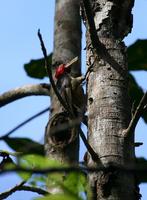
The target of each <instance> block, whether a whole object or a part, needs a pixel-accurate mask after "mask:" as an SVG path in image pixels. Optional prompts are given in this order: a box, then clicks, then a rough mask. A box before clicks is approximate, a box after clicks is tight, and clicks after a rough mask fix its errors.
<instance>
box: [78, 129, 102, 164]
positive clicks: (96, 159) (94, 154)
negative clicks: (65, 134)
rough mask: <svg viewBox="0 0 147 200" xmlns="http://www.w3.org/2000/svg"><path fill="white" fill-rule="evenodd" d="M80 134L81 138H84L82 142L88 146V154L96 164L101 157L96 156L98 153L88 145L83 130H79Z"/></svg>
mask: <svg viewBox="0 0 147 200" xmlns="http://www.w3.org/2000/svg"><path fill="white" fill-rule="evenodd" d="M79 134H80V137H81V138H82V141H83V143H84V145H85V146H86V148H87V150H88V152H89V153H90V155H91V157H92V159H93V161H95V162H98V161H99V157H98V155H97V154H96V152H95V151H94V150H93V148H92V147H91V145H90V144H89V143H88V141H87V139H86V137H85V135H84V133H83V131H82V129H81V128H79Z"/></svg>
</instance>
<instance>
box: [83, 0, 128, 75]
mask: <svg viewBox="0 0 147 200" xmlns="http://www.w3.org/2000/svg"><path fill="white" fill-rule="evenodd" d="M82 3H83V6H84V11H85V14H86V21H87V25H88V26H87V30H88V31H89V35H90V39H91V44H92V47H93V49H92V50H93V51H94V52H95V53H96V55H97V56H98V57H99V56H101V57H102V58H103V59H104V60H106V61H107V62H108V63H109V64H110V65H111V66H112V67H113V68H114V69H115V70H116V71H117V72H118V73H120V74H121V75H124V73H125V72H124V70H123V68H122V67H121V66H120V65H119V63H118V62H116V60H115V59H114V58H113V57H112V56H111V55H110V54H109V53H108V50H107V49H106V47H105V45H104V44H103V43H102V42H101V41H100V40H99V38H98V35H97V30H96V26H95V22H94V18H93V12H92V9H91V4H90V1H89V0H82Z"/></svg>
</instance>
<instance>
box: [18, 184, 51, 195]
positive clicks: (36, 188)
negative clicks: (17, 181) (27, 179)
mask: <svg viewBox="0 0 147 200" xmlns="http://www.w3.org/2000/svg"><path fill="white" fill-rule="evenodd" d="M18 190H19V191H21V190H24V191H30V192H36V193H38V194H41V195H47V194H49V192H47V191H46V190H43V189H41V188H38V187H31V186H26V185H23V186H21V187H20V188H19V189H18Z"/></svg>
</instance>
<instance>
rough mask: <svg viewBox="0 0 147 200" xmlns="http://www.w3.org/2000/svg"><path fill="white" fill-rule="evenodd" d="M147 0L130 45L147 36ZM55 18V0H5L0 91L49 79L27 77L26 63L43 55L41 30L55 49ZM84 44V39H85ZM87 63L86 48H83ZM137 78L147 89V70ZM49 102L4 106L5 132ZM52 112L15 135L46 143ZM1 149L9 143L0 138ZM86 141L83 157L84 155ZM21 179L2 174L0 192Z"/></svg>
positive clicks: (0, 20)
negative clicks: (40, 38) (39, 30)
mask: <svg viewBox="0 0 147 200" xmlns="http://www.w3.org/2000/svg"><path fill="white" fill-rule="evenodd" d="M146 9H147V1H146V0H136V3H135V7H134V9H133V13H134V27H133V31H132V33H131V34H129V36H128V37H127V38H126V39H125V42H126V44H127V45H130V44H132V43H133V42H134V41H135V40H136V39H138V38H140V39H145V38H147V28H146V27H147V21H146V20H145V19H147V12H146ZM53 19H54V0H43V1H41V0H37V1H35V0H31V1H30V0H21V1H20V0H11V1H8V0H2V1H1V7H0V25H1V34H0V55H1V56H0V70H1V73H0V93H3V92H5V91H8V90H10V89H12V88H15V87H19V86H22V85H25V84H30V83H31V84H35V83H40V82H48V79H44V80H37V79H32V78H29V77H27V75H26V74H25V72H24V69H23V64H24V63H27V62H29V60H30V59H35V58H40V57H42V52H41V50H40V44H39V41H38V38H37V30H38V28H40V29H41V32H42V34H43V38H44V41H45V44H46V46H47V49H48V53H50V52H51V51H52V49H53ZM83 46H85V45H84V40H83ZM82 53H83V66H84V58H85V52H84V51H83V52H82ZM133 74H134V75H135V77H136V80H137V81H138V83H139V84H140V86H142V88H143V89H144V90H147V72H144V71H142V72H134V73H133ZM48 103H49V98H48V97H28V98H24V99H22V100H18V101H16V102H14V103H12V104H9V105H8V106H5V107H3V108H1V110H0V119H1V126H0V127H1V132H0V135H2V134H5V133H6V132H7V131H8V130H10V129H11V128H13V127H14V126H16V125H17V124H18V123H20V122H22V121H23V120H24V119H27V118H28V117H30V116H31V115H33V114H34V113H36V112H37V111H40V110H42V109H44V108H45V107H46V106H47V105H48ZM47 119H48V113H46V114H44V115H42V116H41V117H39V118H37V119H36V120H34V121H32V122H31V123H30V124H28V125H26V126H24V127H23V128H21V129H19V130H18V131H16V132H15V133H14V134H13V136H29V137H30V138H33V139H34V140H37V141H40V142H42V143H43V140H44V139H43V135H44V127H45V125H46V123H47ZM146 132H147V126H146V125H145V124H144V122H143V120H140V122H139V124H138V126H137V128H136V141H141V142H144V145H143V147H139V148H137V150H136V155H137V156H144V157H146V158H147V155H146V151H147V137H146V135H145V134H146ZM0 149H5V150H6V149H8V147H7V146H6V145H5V144H4V143H3V142H0ZM83 149H84V147H83V145H82V152H81V157H82V156H83V155H82V153H83ZM19 181H20V179H19V178H18V177H17V176H15V175H11V176H10V175H9V176H8V175H7V176H0V185H1V187H0V192H2V191H5V190H6V189H8V188H10V187H13V186H14V185H15V184H17V183H18V182H19ZM145 190H146V191H147V185H146V184H142V185H141V192H142V193H143V198H142V199H143V200H145V199H147V192H146V191H145ZM34 196H35V195H34V194H32V193H30V194H29V195H28V193H26V192H18V193H15V194H13V195H12V196H11V197H9V198H8V200H14V199H15V200H24V199H26V197H27V199H28V200H31V199H32V197H34Z"/></svg>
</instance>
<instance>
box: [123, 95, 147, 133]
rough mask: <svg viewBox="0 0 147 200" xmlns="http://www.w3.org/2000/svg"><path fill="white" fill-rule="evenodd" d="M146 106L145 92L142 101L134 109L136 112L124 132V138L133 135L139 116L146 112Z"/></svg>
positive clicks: (146, 96)
mask: <svg viewBox="0 0 147 200" xmlns="http://www.w3.org/2000/svg"><path fill="white" fill-rule="evenodd" d="M146 106H147V92H146V93H145V94H144V95H143V97H142V99H141V100H140V103H139V105H138V106H137V108H136V111H135V113H134V115H133V117H132V119H131V121H130V124H129V126H128V128H127V129H126V130H124V136H125V137H127V136H129V135H131V134H133V133H134V131H135V127H136V125H137V123H138V121H139V119H140V117H141V115H142V114H143V112H144V111H145V110H146Z"/></svg>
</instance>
